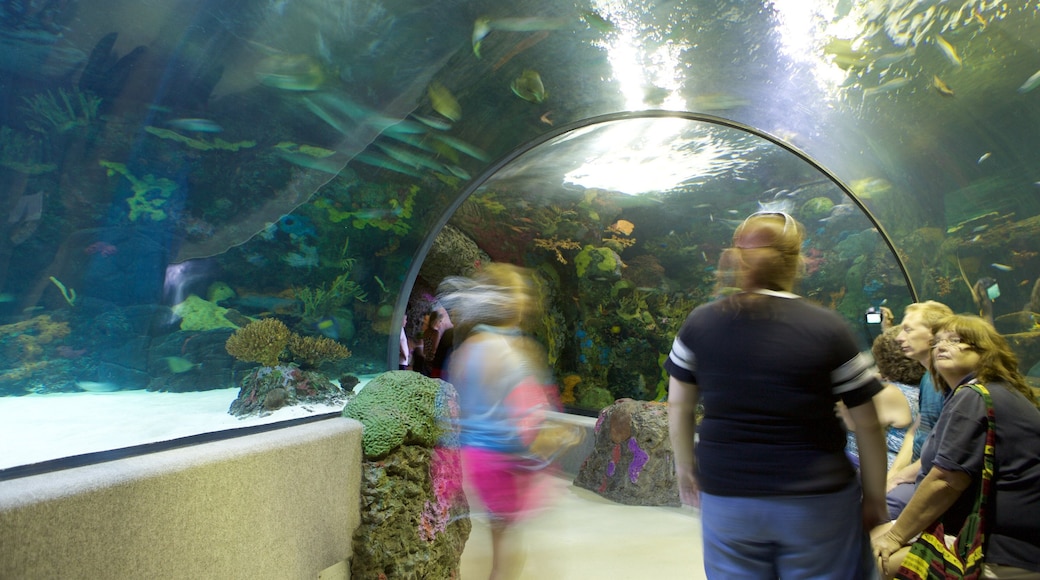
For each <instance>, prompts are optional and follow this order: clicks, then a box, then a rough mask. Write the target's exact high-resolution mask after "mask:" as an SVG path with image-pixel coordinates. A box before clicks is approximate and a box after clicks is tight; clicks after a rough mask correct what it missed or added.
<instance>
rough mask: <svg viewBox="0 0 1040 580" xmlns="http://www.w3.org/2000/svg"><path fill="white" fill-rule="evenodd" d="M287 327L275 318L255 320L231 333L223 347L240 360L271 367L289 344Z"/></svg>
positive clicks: (289, 333)
mask: <svg viewBox="0 0 1040 580" xmlns="http://www.w3.org/2000/svg"><path fill="white" fill-rule="evenodd" d="M291 334H292V333H291V332H290V331H289V327H287V326H286V325H285V323H283V322H282V321H281V320H278V319H277V318H264V319H262V320H255V321H253V322H250V323H249V324H247V325H245V326H243V327H242V328H239V329H238V330H236V331H235V334H232V335H231V337H230V338H228V339H227V342H226V343H224V348H226V349H227V351H228V354H230V355H231V356H233V357H235V358H237V359H238V360H241V361H246V362H258V363H260V364H262V365H264V366H269V367H273V366H275V365H277V364H278V359H279V358H280V357H281V355H282V351H284V350H285V347H286V346H287V345H288V344H289V337H290V336H291Z"/></svg>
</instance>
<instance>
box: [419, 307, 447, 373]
mask: <svg viewBox="0 0 1040 580" xmlns="http://www.w3.org/2000/svg"><path fill="white" fill-rule="evenodd" d="M451 327H452V322H451V317H450V316H449V315H448V311H447V310H445V308H444V307H443V306H441V305H440V304H437V305H435V306H434V308H433V309H432V310H430V321H429V324H428V325H427V328H426V330H425V331H424V332H423V353H424V354H425V357H426V373H425V374H427V375H429V376H431V377H433V378H440V377H441V374H442V369H443V366H442V365H443V364H444V358H443V357H441V358H438V357H437V351H438V349H439V348H440V346H441V340H443V339H444V337H445V333H446V332H447V331H448V330H449V329H451ZM453 339H454V335H453V336H452V337H451V338H450V340H453Z"/></svg>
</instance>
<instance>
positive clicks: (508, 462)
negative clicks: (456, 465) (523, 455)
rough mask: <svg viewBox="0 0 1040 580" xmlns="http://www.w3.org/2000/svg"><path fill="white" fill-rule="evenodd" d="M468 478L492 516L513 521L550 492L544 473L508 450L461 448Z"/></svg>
mask: <svg viewBox="0 0 1040 580" xmlns="http://www.w3.org/2000/svg"><path fill="white" fill-rule="evenodd" d="M462 464H463V469H464V470H465V474H466V479H467V480H468V481H469V484H470V486H471V487H472V488H473V489H474V490H475V491H476V492H477V495H478V496H479V497H480V501H481V502H482V503H483V504H484V506H485V507H486V508H487V510H488V512H489V514H490V516H491V517H492V518H493V519H497V520H500V521H506V522H514V521H517V520H519V519H521V518H523V517H524V516H525V515H527V514H529V513H530V512H531V511H532V510H534V509H535V508H537V507H540V506H541V504H542V500H543V499H544V497H545V495H546V492H547V487H548V486H547V485H546V483H547V482H545V481H544V480H545V479H546V478H545V477H544V474H542V473H541V472H539V471H533V470H531V469H525V468H524V466H523V460H522V459H520V458H518V457H516V456H515V455H510V454H508V453H500V452H497V451H488V450H486V449H480V448H477V447H463V448H462Z"/></svg>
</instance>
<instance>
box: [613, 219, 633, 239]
mask: <svg viewBox="0 0 1040 580" xmlns="http://www.w3.org/2000/svg"><path fill="white" fill-rule="evenodd" d="M607 229H608V230H610V231H612V232H616V233H619V234H625V235H626V236H628V235H631V234H632V230H634V229H636V225H635V224H634V223H632V222H630V221H628V220H618V221H616V222H614V223H613V224H611V225H610V227H609V228H607Z"/></svg>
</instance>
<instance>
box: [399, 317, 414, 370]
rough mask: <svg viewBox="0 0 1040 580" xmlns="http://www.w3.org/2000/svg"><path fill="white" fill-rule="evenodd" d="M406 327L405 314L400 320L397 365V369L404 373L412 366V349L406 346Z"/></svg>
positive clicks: (406, 318)
mask: <svg viewBox="0 0 1040 580" xmlns="http://www.w3.org/2000/svg"><path fill="white" fill-rule="evenodd" d="M407 326H408V315H407V314H405V315H404V318H403V319H402V320H401V345H400V346H401V348H400V349H399V357H398V365H397V368H398V369H400V370H402V371H404V370H408V368H409V367H410V366H411V364H412V347H411V345H409V344H408V333H407V332H405V330H404V329H405V327H407Z"/></svg>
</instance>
